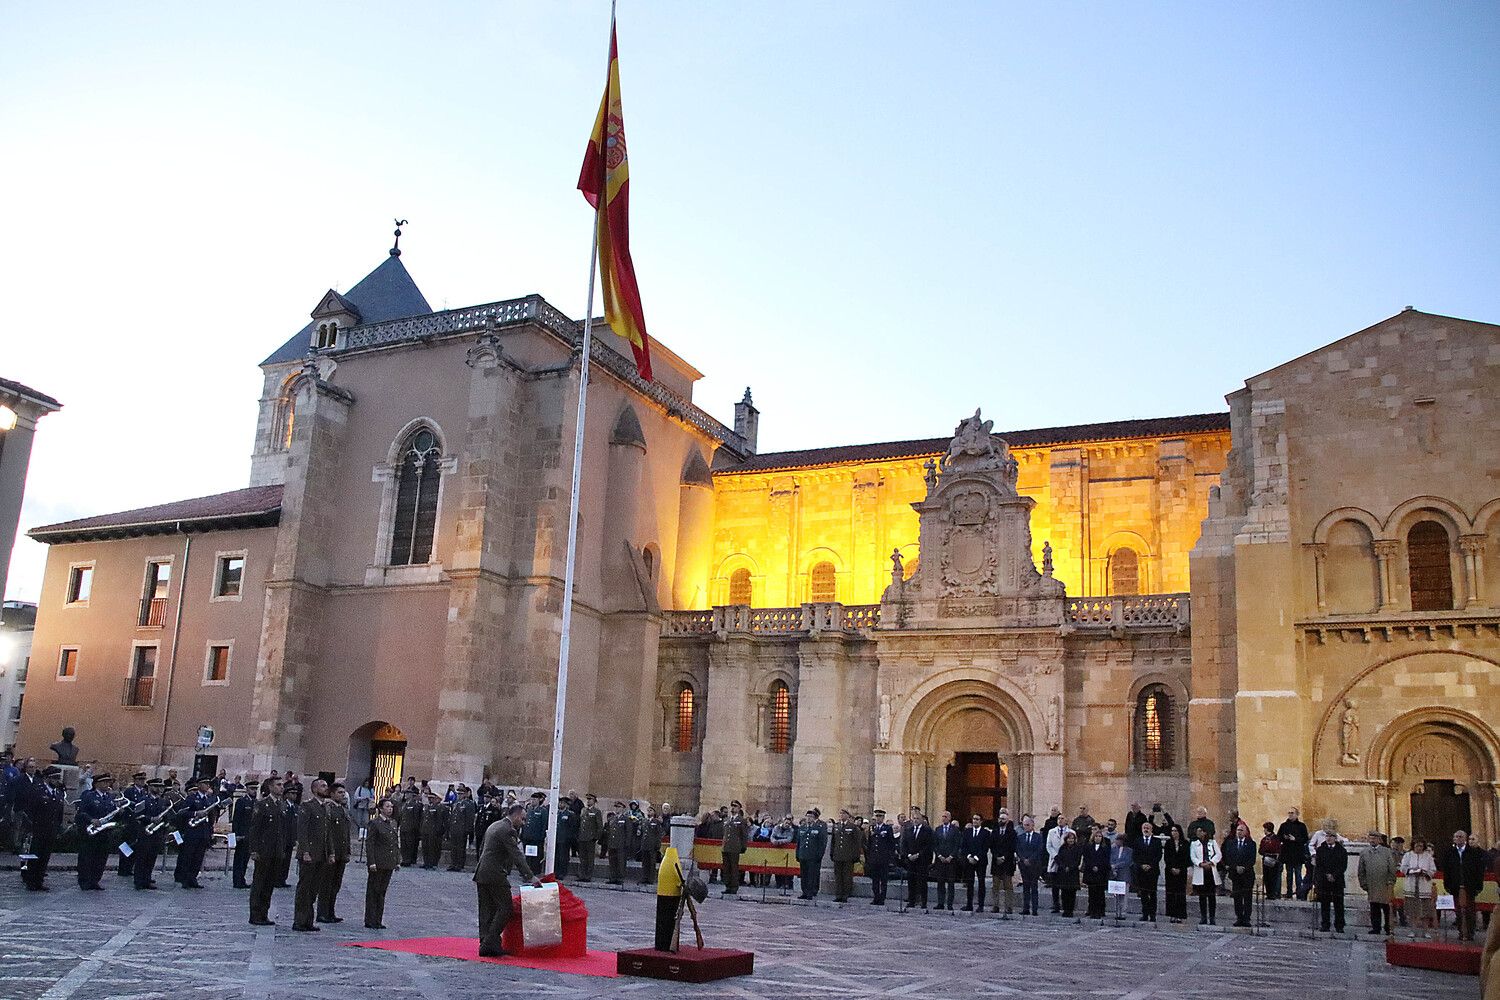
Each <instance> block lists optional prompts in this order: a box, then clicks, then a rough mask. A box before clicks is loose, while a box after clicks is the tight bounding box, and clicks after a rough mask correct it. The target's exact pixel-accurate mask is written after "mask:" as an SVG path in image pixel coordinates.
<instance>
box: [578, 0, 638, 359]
mask: <svg viewBox="0 0 1500 1000" xmlns="http://www.w3.org/2000/svg"><path fill="white" fill-rule="evenodd" d="M578 190H580V191H582V192H583V196H584V198H586V199H588V203H589V204H590V205H592V206H593V207H594V209H595V210H596V211H597V212H598V215H599V219H598V223H597V225H598V228H599V274H600V277H601V278H602V279H603V281H604V318H605V319H606V320H607V321H608V322H609V325H610V328H611V329H613V330H614V331H615V333H617V334H619V335H620V336H622V337H624V338H625V339H626V340H628V341H630V346H631V348H632V349H633V350H634V351H635V366H636V370H637V371H639V372H640V373H641V378H643V379H646V380H648V381H649V380H650V378H651V340H650V338H649V337H647V335H646V314H645V312H643V311H642V309H641V290H640V288H639V287H637V285H636V283H635V264H634V263H632V262H631V260H630V160H629V158H628V156H627V155H626V152H625V119H624V117H623V110H622V107H621V104H620V59H619V50H618V47H617V42H616V38H615V30H614V25H613V24H611V25H610V31H609V82H608V83H606V84H605V87H604V100H603V101H601V102H600V103H599V117H598V118H597V119H595V121H594V132H593V134H592V135H591V136H589V147H588V150H587V151H586V152H585V153H584V154H583V170H582V172H581V173H580V174H579V175H578Z"/></svg>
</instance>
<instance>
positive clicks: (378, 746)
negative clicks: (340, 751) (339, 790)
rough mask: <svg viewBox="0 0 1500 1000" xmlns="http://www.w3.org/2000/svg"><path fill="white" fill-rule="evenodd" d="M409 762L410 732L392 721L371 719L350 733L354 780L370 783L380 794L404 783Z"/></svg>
mask: <svg viewBox="0 0 1500 1000" xmlns="http://www.w3.org/2000/svg"><path fill="white" fill-rule="evenodd" d="M405 763H406V734H405V733H403V732H402V731H401V730H400V729H398V728H396V727H395V726H393V725H391V724H390V723H389V722H367V723H365V724H364V725H363V726H360V727H359V728H358V729H356V730H355V731H354V732H353V733H351V734H350V735H349V769H348V771H346V772H345V774H346V780H347V781H350V782H361V781H368V782H370V787H371V788H372V789H374V791H375V794H376V796H377V797H378V796H380V795H382V794H384V792H385V790H386V789H387V788H389V787H390V786H392V785H399V784H401V776H402V770H403V769H404V766H405Z"/></svg>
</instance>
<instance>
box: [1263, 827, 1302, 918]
mask: <svg viewBox="0 0 1500 1000" xmlns="http://www.w3.org/2000/svg"><path fill="white" fill-rule="evenodd" d="M1276 836H1277V837H1278V838H1279V839H1280V840H1281V869H1282V871H1284V872H1285V873H1286V897H1287V899H1291V898H1292V897H1293V896H1294V895H1295V896H1296V897H1297V898H1298V899H1306V898H1307V890H1306V889H1304V888H1303V887H1302V878H1303V874H1304V872H1305V871H1306V870H1307V838H1308V833H1307V824H1306V823H1304V822H1302V818H1301V815H1300V814H1299V813H1298V812H1297V810H1295V809H1288V810H1287V811H1286V822H1285V823H1283V824H1281V826H1279V827H1277V829H1276ZM1268 895H1269V893H1268Z"/></svg>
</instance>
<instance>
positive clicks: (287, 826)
mask: <svg viewBox="0 0 1500 1000" xmlns="http://www.w3.org/2000/svg"><path fill="white" fill-rule="evenodd" d="M297 809H298V804H297V803H296V802H293V801H292V800H291V799H289V798H287V797H286V796H285V795H283V796H282V797H281V837H282V841H283V843H285V844H286V852H287V854H289V855H291V854H295V853H297Z"/></svg>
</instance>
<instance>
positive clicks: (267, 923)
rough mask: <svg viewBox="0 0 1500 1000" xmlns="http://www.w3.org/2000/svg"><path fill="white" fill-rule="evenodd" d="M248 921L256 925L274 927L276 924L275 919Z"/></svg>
mask: <svg viewBox="0 0 1500 1000" xmlns="http://www.w3.org/2000/svg"><path fill="white" fill-rule="evenodd" d="M250 923H252V924H254V925H255V926H256V927H275V926H276V921H274V920H252V921H250Z"/></svg>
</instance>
